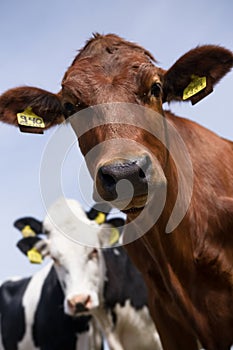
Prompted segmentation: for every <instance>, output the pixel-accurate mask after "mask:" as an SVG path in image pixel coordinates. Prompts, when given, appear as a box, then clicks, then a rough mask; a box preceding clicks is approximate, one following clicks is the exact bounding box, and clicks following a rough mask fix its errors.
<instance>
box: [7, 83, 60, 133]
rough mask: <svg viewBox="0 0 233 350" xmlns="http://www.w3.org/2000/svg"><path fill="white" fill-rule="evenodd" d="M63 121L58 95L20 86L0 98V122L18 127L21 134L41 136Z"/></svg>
mask: <svg viewBox="0 0 233 350" xmlns="http://www.w3.org/2000/svg"><path fill="white" fill-rule="evenodd" d="M64 120H65V119H64V115H63V105H62V102H61V96H60V94H59V93H58V94H53V93H51V92H49V91H46V90H43V89H39V88H36V87H29V86H22V87H18V88H14V89H10V90H8V91H6V92H5V93H3V94H2V95H1V96H0V121H2V122H5V123H8V124H12V125H16V126H17V125H18V126H19V128H20V130H21V131H23V132H29V133H36V134H43V130H44V129H48V128H50V127H52V126H54V125H57V124H60V123H62V122H63V121H64Z"/></svg>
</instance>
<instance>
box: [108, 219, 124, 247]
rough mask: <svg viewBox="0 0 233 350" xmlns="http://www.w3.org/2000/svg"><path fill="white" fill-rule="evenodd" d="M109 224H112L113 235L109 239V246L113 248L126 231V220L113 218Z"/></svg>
mask: <svg viewBox="0 0 233 350" xmlns="http://www.w3.org/2000/svg"><path fill="white" fill-rule="evenodd" d="M106 223H108V224H110V225H111V226H112V227H111V234H110V237H109V244H110V246H113V245H115V244H117V243H118V242H119V239H120V236H121V234H122V231H123V229H124V225H125V220H124V219H122V218H112V219H109V220H107V222H106Z"/></svg>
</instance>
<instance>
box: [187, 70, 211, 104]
mask: <svg viewBox="0 0 233 350" xmlns="http://www.w3.org/2000/svg"><path fill="white" fill-rule="evenodd" d="M191 79H192V81H191V83H190V84H189V85H188V86H187V87H186V88H185V89H184V92H183V100H187V99H188V98H190V97H192V96H193V95H196V94H197V93H198V92H199V91H201V90H203V89H204V88H205V87H206V77H198V76H197V75H192V76H191Z"/></svg>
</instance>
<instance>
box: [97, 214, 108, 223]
mask: <svg viewBox="0 0 233 350" xmlns="http://www.w3.org/2000/svg"><path fill="white" fill-rule="evenodd" d="M105 218H106V215H105V214H104V213H101V212H99V213H98V215H97V216H96V218H95V222H97V224H99V225H101V224H103V223H104V222H105Z"/></svg>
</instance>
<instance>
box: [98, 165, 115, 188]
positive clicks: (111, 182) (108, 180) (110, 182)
mask: <svg viewBox="0 0 233 350" xmlns="http://www.w3.org/2000/svg"><path fill="white" fill-rule="evenodd" d="M98 176H99V178H100V180H101V181H102V183H104V184H105V186H106V187H108V188H114V187H115V186H116V180H115V178H114V177H113V176H112V175H110V174H108V173H107V170H106V169H105V167H102V168H100V169H99V172H98Z"/></svg>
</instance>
